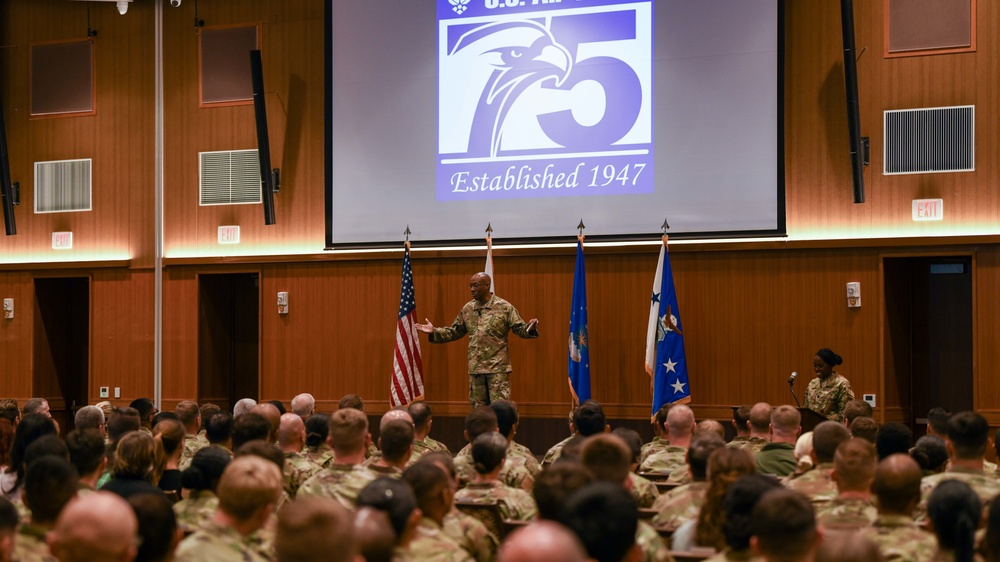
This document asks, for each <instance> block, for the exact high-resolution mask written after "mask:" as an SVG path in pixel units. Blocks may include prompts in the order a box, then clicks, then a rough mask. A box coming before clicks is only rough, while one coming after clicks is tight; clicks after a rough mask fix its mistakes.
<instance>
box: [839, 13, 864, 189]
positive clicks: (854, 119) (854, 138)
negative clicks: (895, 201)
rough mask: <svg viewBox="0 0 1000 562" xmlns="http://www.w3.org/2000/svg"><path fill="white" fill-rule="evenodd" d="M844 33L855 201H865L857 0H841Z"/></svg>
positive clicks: (849, 133)
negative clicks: (859, 98) (855, 3)
mask: <svg viewBox="0 0 1000 562" xmlns="http://www.w3.org/2000/svg"><path fill="white" fill-rule="evenodd" d="M840 20H841V28H842V30H843V34H844V83H845V84H846V86H847V134H848V136H850V140H851V178H852V180H853V183H854V202H855V203H864V202H865V175H864V174H865V163H864V158H863V155H862V145H861V113H860V110H859V108H858V59H857V56H856V55H855V54H854V53H855V49H854V0H840Z"/></svg>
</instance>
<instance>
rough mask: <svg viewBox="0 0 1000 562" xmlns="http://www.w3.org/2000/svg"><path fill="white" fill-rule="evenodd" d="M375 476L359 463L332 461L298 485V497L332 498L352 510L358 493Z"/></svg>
mask: <svg viewBox="0 0 1000 562" xmlns="http://www.w3.org/2000/svg"><path fill="white" fill-rule="evenodd" d="M377 477H378V475H377V474H375V473H374V472H372V471H371V470H369V469H367V468H365V467H363V466H361V465H359V464H355V465H351V464H336V463H334V464H331V465H330V467H329V468H324V469H323V470H321V471H319V472H317V473H316V474H315V475H313V477H312V478H310V479H309V480H306V481H305V482H304V483H303V484H302V486H300V487H299V493H298V497H300V498H301V497H306V496H319V497H321V498H333V499H335V500H337V501H339V502H340V503H341V504H343V506H344V507H346V508H347V509H350V510H354V504H355V503H356V502H357V500H358V493H359V492H361V489H362V488H364V487H365V486H367V485H368V484H369V483H370V482H371V481H372V480H375V478H377Z"/></svg>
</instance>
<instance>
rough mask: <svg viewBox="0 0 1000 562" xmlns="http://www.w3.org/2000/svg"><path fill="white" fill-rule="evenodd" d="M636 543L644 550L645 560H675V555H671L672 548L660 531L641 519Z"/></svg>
mask: <svg viewBox="0 0 1000 562" xmlns="http://www.w3.org/2000/svg"><path fill="white" fill-rule="evenodd" d="M635 544H637V545H639V548H640V549H641V550H642V560H643V562H674V557H673V556H671V555H670V549H669V548H667V543H665V542H663V538H662V537H660V533H658V532H657V531H656V529H654V528H653V526H652V525H650V524H649V523H646V522H645V521H642V520H641V519H640V520H639V526H638V527H636V529H635Z"/></svg>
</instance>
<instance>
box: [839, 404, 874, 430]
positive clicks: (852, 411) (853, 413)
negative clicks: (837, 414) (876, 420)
mask: <svg viewBox="0 0 1000 562" xmlns="http://www.w3.org/2000/svg"><path fill="white" fill-rule="evenodd" d="M874 413H875V409H874V408H872V406H871V404H869V403H868V402H865V401H864V400H858V399H854V400H848V401H847V403H846V404H844V427H846V428H848V429H850V427H851V424H853V423H854V420H856V419H857V418H861V417H866V418H870V417H872V414H874Z"/></svg>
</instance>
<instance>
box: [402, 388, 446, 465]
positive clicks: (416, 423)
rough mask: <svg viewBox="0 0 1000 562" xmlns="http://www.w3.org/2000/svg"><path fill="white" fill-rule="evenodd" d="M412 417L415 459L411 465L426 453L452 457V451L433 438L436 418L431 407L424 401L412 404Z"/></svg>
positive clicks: (413, 458)
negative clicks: (432, 433)
mask: <svg viewBox="0 0 1000 562" xmlns="http://www.w3.org/2000/svg"><path fill="white" fill-rule="evenodd" d="M408 409H409V412H410V417H412V418H413V433H414V435H413V457H411V458H410V464H413V463H415V462H417V460H419V459H420V456H421V455H423V454H425V453H434V452H437V453H446V454H448V456H451V451H449V450H448V447H446V446H445V444H444V443H441V442H440V441H436V440H434V439H433V438H431V436H430V433H431V427H432V426H433V425H434V416H433V414H432V412H431V407H430V406H428V405H427V403H426V402H424V401H422V400H417V401H416V402H414V403H412V404H410V407H409V408H408Z"/></svg>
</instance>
